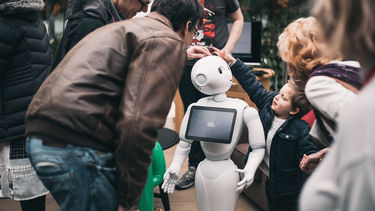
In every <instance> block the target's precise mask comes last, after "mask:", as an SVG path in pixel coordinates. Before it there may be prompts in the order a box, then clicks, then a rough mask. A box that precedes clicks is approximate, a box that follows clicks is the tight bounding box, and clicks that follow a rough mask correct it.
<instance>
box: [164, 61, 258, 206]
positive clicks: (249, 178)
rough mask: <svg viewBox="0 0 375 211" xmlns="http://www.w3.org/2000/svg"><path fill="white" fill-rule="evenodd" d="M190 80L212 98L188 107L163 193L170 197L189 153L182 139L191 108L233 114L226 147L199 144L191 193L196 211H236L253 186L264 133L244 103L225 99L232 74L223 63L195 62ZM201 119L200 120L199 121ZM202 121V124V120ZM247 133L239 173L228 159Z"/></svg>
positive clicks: (189, 142)
mask: <svg viewBox="0 0 375 211" xmlns="http://www.w3.org/2000/svg"><path fill="white" fill-rule="evenodd" d="M191 78H192V82H193V84H194V86H195V87H196V88H197V89H198V90H199V91H201V92H202V93H205V94H208V95H212V96H209V97H206V98H202V99H200V100H199V101H198V102H196V103H193V104H191V105H190V106H189V107H188V109H187V111H186V113H185V116H184V118H183V120H182V123H181V128H180V143H179V145H178V146H177V148H176V152H175V156H174V159H173V162H172V164H171V166H170V167H169V168H168V170H167V171H166V173H165V176H164V184H163V189H164V190H165V191H166V192H168V193H173V191H174V185H175V182H176V180H177V178H178V176H179V173H180V170H181V167H182V164H183V162H184V160H185V159H186V157H187V155H188V154H189V151H190V146H191V143H192V141H193V140H190V139H188V138H187V137H186V134H187V129H188V122H189V118H190V116H191V115H190V112H191V110H192V108H193V107H194V106H199V107H201V108H202V107H203V108H204V109H207V110H210V109H211V108H212V109H218V108H219V109H224V110H225V109H229V110H232V111H233V110H235V121H234V126H233V132H232V134H231V135H232V136H231V140H230V143H217V142H208V141H201V142H200V144H201V146H202V150H203V152H204V154H205V155H206V159H204V160H203V161H202V162H200V164H199V165H198V168H197V170H196V174H195V190H196V200H197V207H198V210H199V211H234V210H236V209H237V201H238V196H239V193H240V192H241V191H242V190H243V189H244V188H245V187H247V186H249V185H250V184H251V183H252V182H253V178H254V174H255V171H256V169H257V167H258V165H259V164H260V162H261V161H262V159H263V156H264V147H265V140H264V133H263V127H262V124H261V122H260V119H259V115H258V112H257V111H256V110H255V109H254V108H251V107H249V106H248V104H247V103H246V102H245V101H242V100H240V99H234V98H227V97H226V95H225V92H226V91H227V90H228V89H229V88H230V86H231V84H232V74H231V71H230V69H229V67H228V65H227V64H226V63H225V62H224V60H222V59H220V58H219V57H216V56H209V57H205V58H203V59H201V60H199V61H198V62H197V63H196V64H195V65H194V67H193V69H192V73H191ZM202 118H203V117H202ZM202 121H203V120H202ZM245 125H246V126H247V128H248V130H249V144H250V146H251V148H252V152H251V153H250V156H249V159H248V161H247V164H246V166H245V168H244V169H243V170H241V169H238V168H237V166H236V165H235V164H234V163H233V161H232V160H231V159H230V156H231V154H232V152H233V150H234V148H235V146H236V145H237V143H238V141H239V139H240V136H241V134H242V130H243V128H244V126H245Z"/></svg>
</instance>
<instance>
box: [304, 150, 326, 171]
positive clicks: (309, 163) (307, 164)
mask: <svg viewBox="0 0 375 211" xmlns="http://www.w3.org/2000/svg"><path fill="white" fill-rule="evenodd" d="M328 151H329V148H324V149H322V150H320V151H319V152H316V153H312V154H310V155H303V158H302V160H301V161H300V163H299V167H300V169H301V171H303V172H305V173H306V174H311V173H312V172H313V171H314V169H315V168H316V167H317V166H318V165H319V163H320V162H321V161H322V160H323V157H324V155H325V154H326V153H327V152H328Z"/></svg>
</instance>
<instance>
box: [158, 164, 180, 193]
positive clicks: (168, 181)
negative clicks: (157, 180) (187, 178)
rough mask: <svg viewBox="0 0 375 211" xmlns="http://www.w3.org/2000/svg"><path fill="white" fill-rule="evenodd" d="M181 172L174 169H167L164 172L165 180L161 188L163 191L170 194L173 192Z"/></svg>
mask: <svg viewBox="0 0 375 211" xmlns="http://www.w3.org/2000/svg"><path fill="white" fill-rule="evenodd" d="M179 174H180V172H178V171H176V170H174V169H167V171H166V172H165V174H164V182H163V185H162V186H161V189H163V191H164V192H166V193H168V194H172V193H173V191H174V187H175V185H176V182H177V179H178V175H179Z"/></svg>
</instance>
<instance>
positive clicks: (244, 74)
mask: <svg viewBox="0 0 375 211" xmlns="http://www.w3.org/2000/svg"><path fill="white" fill-rule="evenodd" d="M213 49H214V50H215V54H217V55H218V56H220V57H221V58H222V59H224V60H225V61H227V62H228V63H229V64H230V68H231V70H232V73H233V75H234V77H236V79H237V80H238V82H239V83H240V84H241V86H242V88H243V89H244V90H245V91H246V93H247V95H248V96H249V97H250V99H251V100H252V101H253V102H254V103H255V105H256V106H257V107H258V109H261V108H262V107H263V106H264V105H266V104H268V103H269V102H270V101H271V100H272V99H273V98H274V97H275V96H276V94H277V93H275V92H268V91H267V90H266V89H265V88H264V87H263V85H262V84H261V83H260V82H259V81H258V80H257V79H256V77H255V75H254V74H253V72H252V71H251V68H249V67H247V66H246V65H245V64H244V63H243V62H242V61H241V60H239V59H237V60H236V59H235V58H233V56H232V55H230V54H228V53H227V52H225V51H224V50H223V51H220V50H219V49H217V48H213Z"/></svg>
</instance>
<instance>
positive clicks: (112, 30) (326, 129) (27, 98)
mask: <svg viewBox="0 0 375 211" xmlns="http://www.w3.org/2000/svg"><path fill="white" fill-rule="evenodd" d="M151 3H152V4H151ZM150 4H151V6H150V7H151V8H150V11H151V12H150V13H149V14H147V15H146V16H145V17H138V18H132V17H134V16H135V15H136V13H137V12H140V11H143V12H146V11H147V10H148V7H149V5H150ZM43 8H44V2H43V1H42V0H16V1H11V0H4V1H1V2H0V32H1V33H0V70H1V71H0V74H1V77H0V180H1V183H0V184H1V186H0V187H1V194H2V196H5V197H8V198H12V199H14V200H17V201H20V204H21V208H22V210H24V211H26V210H34V211H39V210H41V211H44V210H45V196H46V194H47V193H48V191H49V192H50V193H51V195H52V196H53V197H54V199H55V200H56V201H57V203H58V204H59V206H60V207H61V209H62V210H133V209H134V207H136V206H137V204H138V203H139V201H140V198H141V195H142V190H143V188H144V186H145V183H146V180H147V177H148V168H149V166H150V164H151V162H152V159H151V155H152V152H153V148H154V146H155V142H156V137H157V129H158V128H161V127H162V126H163V125H164V123H165V120H166V117H167V114H168V112H169V109H170V106H171V103H172V100H173V98H174V95H175V92H176V90H177V88H179V90H180V93H181V97H182V100H183V103H184V107H185V110H186V108H187V107H188V106H189V105H190V104H191V103H194V102H196V101H197V100H199V99H200V98H202V97H204V95H202V94H201V93H200V92H198V91H197V90H195V88H194V87H193V85H192V82H191V79H190V74H191V69H192V67H193V65H194V64H195V62H196V61H197V60H198V59H200V58H202V57H205V56H209V55H212V54H216V55H217V56H219V57H221V58H222V59H224V60H225V61H227V62H228V63H229V64H230V68H231V70H232V73H233V75H234V77H236V79H237V80H238V81H239V83H240V84H241V86H242V87H243V88H244V90H245V91H246V92H247V94H248V95H249V97H250V98H251V100H252V101H253V102H254V103H255V104H256V106H257V108H258V112H259V116H260V119H261V122H262V126H263V128H264V136H265V139H266V150H265V156H264V158H263V162H262V164H261V166H260V168H261V170H262V171H263V172H264V174H265V175H266V176H267V183H266V194H267V201H268V206H269V209H270V210H271V211H277V210H281V211H284V210H285V211H293V210H302V211H305V210H306V211H310V210H319V211H323V210H327V211H328V210H355V211H357V210H363V211H368V210H374V209H375V200H374V199H375V198H374V195H375V183H374V182H373V181H372V178H373V177H372V176H373V175H375V156H374V153H373V152H372V149H374V148H375V142H374V140H373V138H372V137H373V131H374V129H375V128H374V127H373V125H372V120H373V119H374V118H375V101H374V100H373V99H374V98H373V93H372V91H375V90H374V89H375V80H374V77H375V62H374V60H373V58H374V57H375V25H374V24H373V23H372V20H374V18H375V2H374V1H373V0H362V1H354V0H317V1H315V2H314V7H313V9H312V10H311V15H312V16H310V17H304V18H299V19H297V20H294V21H293V22H292V23H290V24H289V25H288V26H287V27H286V28H285V29H283V31H282V33H281V34H280V36H279V40H278V43H277V47H278V50H279V55H280V57H281V59H282V60H283V62H285V63H286V64H287V67H288V68H287V69H288V74H289V76H290V80H289V81H288V83H286V84H285V85H284V86H283V88H282V89H281V90H280V92H279V93H277V92H267V91H266V90H265V89H264V87H263V86H262V85H261V84H260V83H259V82H258V81H257V80H256V78H255V76H254V74H253V72H252V70H251V68H249V67H247V66H246V65H245V64H244V63H243V62H242V61H241V60H239V59H236V58H233V57H232V56H231V51H232V50H233V48H234V46H235V44H236V43H237V41H238V38H239V35H240V34H241V31H242V26H243V16H242V13H241V9H240V7H239V2H238V0H225V1H224V0H211V1H209V0H205V1H199V0H154V1H152V2H151V1H149V0H80V1H78V0H73V1H69V3H68V4H67V5H66V19H67V24H66V27H65V30H64V34H63V37H62V40H61V42H60V45H59V47H58V50H57V52H56V53H55V55H54V57H52V55H51V49H50V45H49V37H48V33H47V30H46V27H45V25H44V24H43V22H42V21H41V19H40V11H42V10H43ZM227 18H229V19H230V21H231V22H232V28H231V29H230V30H229V31H228V28H227V25H226V19H227ZM310 110H313V112H314V115H315V122H314V124H313V125H312V127H311V128H310V126H309V124H307V123H306V122H305V121H303V120H302V119H301V118H302V117H303V116H304V115H305V114H307V113H308V112H309V111H310ZM372 147H374V148H372ZM249 153H251V150H249V152H248V154H249ZM204 157H205V156H204V153H203V151H202V149H201V148H200V144H199V142H193V145H192V149H191V152H190V154H189V169H188V172H186V173H185V174H184V175H182V177H181V178H180V180H179V181H176V189H185V188H189V187H191V186H193V185H194V174H195V169H196V167H197V166H198V164H199V162H200V161H202V160H203V159H204Z"/></svg>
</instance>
